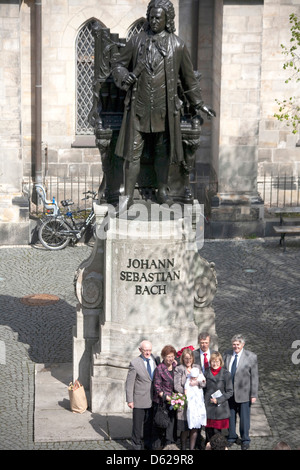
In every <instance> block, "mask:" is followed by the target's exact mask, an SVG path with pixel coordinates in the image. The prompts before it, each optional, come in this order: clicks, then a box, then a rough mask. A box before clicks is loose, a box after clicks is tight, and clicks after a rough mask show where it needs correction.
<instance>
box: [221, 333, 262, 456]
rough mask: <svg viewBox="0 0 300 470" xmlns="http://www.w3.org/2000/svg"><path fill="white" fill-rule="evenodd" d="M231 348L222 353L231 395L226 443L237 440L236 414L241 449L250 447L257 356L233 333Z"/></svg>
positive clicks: (256, 393) (256, 392)
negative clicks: (238, 422)
mask: <svg viewBox="0 0 300 470" xmlns="http://www.w3.org/2000/svg"><path fill="white" fill-rule="evenodd" d="M231 342H232V350H230V351H227V352H226V353H225V354H224V363H225V367H226V369H227V370H229V372H230V373H231V376H232V382H233V397H231V398H230V399H229V407H230V419H229V434H228V445H229V446H231V445H232V444H233V443H234V442H237V440H238V435H237V433H236V416H237V414H239V417H240V435H241V440H242V444H241V446H242V450H247V449H249V447H250V437H249V431H250V409H251V405H252V404H253V403H255V401H256V399H257V396H258V364H257V356H256V354H254V353H252V352H251V351H248V350H246V349H244V346H245V339H244V337H243V336H242V335H235V336H234V337H233V338H232V340H231Z"/></svg>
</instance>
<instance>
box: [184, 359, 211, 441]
mask: <svg viewBox="0 0 300 470" xmlns="http://www.w3.org/2000/svg"><path fill="white" fill-rule="evenodd" d="M204 383H205V377H204V375H203V374H202V372H200V371H199V369H196V368H195V367H194V368H192V370H191V373H190V374H189V375H188V376H187V380H186V383H185V387H184V388H185V394H186V397H187V421H188V426H189V429H200V428H201V426H206V408H205V403H204V397H203V390H202V388H200V384H201V385H202V387H203V385H204ZM196 437H197V436H196ZM190 447H191V446H190Z"/></svg>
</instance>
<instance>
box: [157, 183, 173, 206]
mask: <svg viewBox="0 0 300 470" xmlns="http://www.w3.org/2000/svg"><path fill="white" fill-rule="evenodd" d="M156 199H157V202H158V204H168V205H171V204H173V199H172V198H170V196H169V193H168V187H167V185H166V184H159V185H158V191H157V195H156Z"/></svg>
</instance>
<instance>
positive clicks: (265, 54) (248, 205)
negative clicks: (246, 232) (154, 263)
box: [0, 0, 300, 244]
mask: <svg viewBox="0 0 300 470" xmlns="http://www.w3.org/2000/svg"><path fill="white" fill-rule="evenodd" d="M147 4H148V0H85V1H83V0H39V1H38V0H10V1H8V0H7V1H5V0H3V1H1V3H0V22H1V28H0V36H1V42H0V44H1V46H0V48H1V55H0V57H1V62H0V77H1V81H0V106H1V118H0V152H1V153H0V155H1V156H0V236H1V244H17V243H28V242H29V241H30V231H31V224H32V221H31V220H30V218H29V209H30V204H31V203H32V201H31V191H32V187H33V185H34V183H37V182H41V183H43V184H44V185H45V187H46V188H47V187H48V188H49V181H50V179H51V181H54V182H55V183H53V184H56V182H58V181H59V180H60V179H64V181H68V180H69V179H70V178H75V179H76V178H77V179H78V180H80V179H85V180H88V181H98V180H100V179H101V176H102V166H101V158H100V155H99V150H98V149H97V148H96V147H95V139H94V135H93V129H91V127H90V126H89V124H88V121H87V115H88V112H89V110H90V106H91V100H92V96H91V93H92V91H91V90H92V88H91V83H92V79H93V61H94V57H93V42H92V36H91V24H92V22H93V21H95V20H98V21H100V23H101V24H102V25H103V27H106V28H109V29H110V31H111V32H112V33H118V34H119V36H120V37H121V38H126V37H129V36H130V35H131V34H134V33H135V32H136V31H138V29H139V28H140V27H141V25H142V24H143V22H144V21H145V15H146V9H147ZM173 4H174V7H175V11H176V33H177V34H178V35H179V36H180V37H181V38H182V39H184V41H185V42H186V44H187V46H188V48H189V51H190V54H191V57H192V61H193V65H194V68H195V70H198V71H199V72H200V73H201V75H202V78H201V88H202V94H203V99H204V102H205V103H206V104H208V105H211V107H212V108H213V109H214V110H215V111H216V114H217V116H216V118H214V119H212V120H210V121H208V120H206V119H205V122H204V124H203V126H202V140H201V145H200V148H199V149H198V151H197V156H196V174H197V175H198V178H199V181H200V180H201V178H202V179H203V180H205V181H208V182H209V181H215V182H217V189H216V192H215V194H214V197H213V199H214V204H213V209H212V211H211V217H212V220H213V219H214V218H215V220H219V221H224V222H226V223H228V224H230V223H231V222H232V218H235V219H236V215H237V214H238V215H240V216H242V217H243V219H244V220H249V223H250V222H253V214H254V213H255V214H256V215H255V216H254V218H257V220H259V219H261V218H262V217H263V213H262V211H263V207H264V204H263V197H262V194H261V193H260V190H259V187H258V182H259V179H261V178H264V179H265V180H267V179H268V178H269V177H271V175H284V174H288V175H293V176H295V178H296V177H298V176H300V175H299V164H300V147H299V146H298V142H299V135H298V134H293V133H292V130H291V127H287V126H286V125H285V124H284V123H282V122H279V121H278V120H277V119H276V118H275V117H274V113H276V112H277V110H278V105H277V104H276V101H275V99H279V100H283V99H289V97H290V96H293V95H296V94H297V84H296V82H295V81H291V82H289V83H285V81H286V79H287V78H288V76H289V72H288V71H287V70H284V69H283V64H284V61H285V57H284V56H283V54H282V48H281V44H285V45H288V44H289V40H290V37H291V31H290V27H291V25H290V22H289V16H290V14H292V13H296V14H299V13H300V0H252V1H251V0H174V1H173ZM51 196H52V194H49V197H51ZM200 202H203V201H200ZM232 207H234V212H235V215H234V216H233V212H232V209H230V208H232ZM253 208H254V209H255V210H254V212H253V210H252V209H253ZM247 216H248V219H247ZM249 227H250V226H249Z"/></svg>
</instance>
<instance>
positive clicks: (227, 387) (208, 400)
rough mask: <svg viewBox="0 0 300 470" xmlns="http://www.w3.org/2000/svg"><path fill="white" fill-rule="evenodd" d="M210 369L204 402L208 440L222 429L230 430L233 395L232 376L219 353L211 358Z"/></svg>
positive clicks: (207, 373) (207, 375)
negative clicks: (230, 405) (230, 408)
mask: <svg viewBox="0 0 300 470" xmlns="http://www.w3.org/2000/svg"><path fill="white" fill-rule="evenodd" d="M209 362H210V368H209V369H208V370H206V372H205V374H204V375H205V378H206V387H205V389H204V400H205V406H206V414H207V424H206V440H207V441H209V440H210V438H211V437H212V436H213V435H214V434H215V433H216V432H221V430H222V429H228V428H229V416H230V410H229V404H228V400H229V398H230V397H231V396H232V394H233V387H232V380H231V374H230V372H228V370H227V369H225V368H224V367H223V366H224V361H223V358H222V356H221V354H220V353H219V352H213V353H212V354H211V356H210V361H209Z"/></svg>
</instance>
